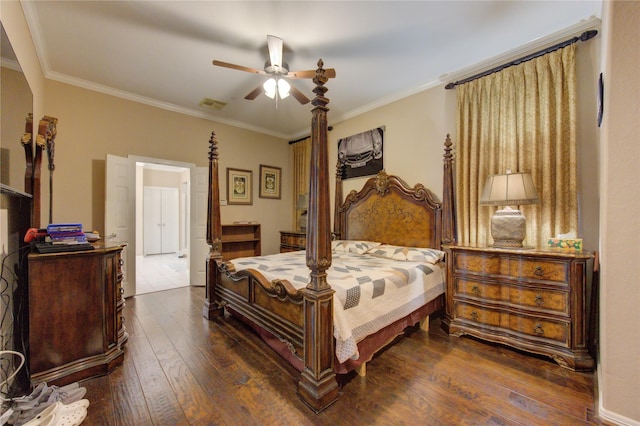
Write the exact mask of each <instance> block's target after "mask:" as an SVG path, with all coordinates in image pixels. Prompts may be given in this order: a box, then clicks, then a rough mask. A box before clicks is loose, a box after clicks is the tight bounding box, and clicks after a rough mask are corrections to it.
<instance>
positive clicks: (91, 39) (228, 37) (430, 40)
mask: <svg viewBox="0 0 640 426" xmlns="http://www.w3.org/2000/svg"><path fill="white" fill-rule="evenodd" d="M22 5H23V9H24V11H25V16H26V18H27V22H28V24H29V28H30V30H31V33H32V35H33V38H34V42H35V44H36V50H37V52H38V55H39V58H40V63H41V64H42V67H43V72H44V74H45V77H46V78H49V79H53V80H58V81H62V82H65V83H69V84H73V85H77V86H81V87H85V88H89V89H92V90H97V91H100V92H103V93H108V94H112V95H116V96H120V97H124V98H127V99H131V100H134V101H139V102H143V103H146V104H150V105H154V106H157V107H160V108H166V109H169V110H173V111H178V112H182V113H186V114H190V115H194V116H197V117H203V118H207V119H211V120H214V121H219V122H223V123H227V124H232V125H236V126H240V127H243V128H248V129H251V130H257V131H260V132H263V133H266V134H271V135H274V136H278V137H283V138H289V139H293V138H296V137H299V136H304V135H306V134H308V133H309V126H310V121H311V114H310V110H311V108H312V105H311V104H310V103H308V104H306V105H300V104H299V103H298V102H297V101H296V100H295V99H294V98H292V97H289V98H287V99H284V100H281V101H279V102H278V103H277V104H276V102H275V101H274V100H272V99H269V98H267V97H266V96H265V95H264V94H261V95H259V96H258V97H257V98H256V99H255V100H253V101H248V100H245V99H244V96H245V95H247V94H248V93H249V92H251V91H252V90H253V89H255V88H256V87H257V86H258V85H259V84H261V83H262V82H263V81H264V79H265V77H263V76H261V75H257V74H252V73H247V72H242V71H237V70H232V69H227V68H221V67H214V66H213V65H212V63H211V61H212V60H213V59H217V60H220V61H224V62H231V63H234V64H238V65H243V66H247V67H251V68H258V69H263V67H264V63H265V61H266V60H267V59H268V51H267V40H266V36H267V34H271V35H276V36H278V37H281V38H282V39H283V40H284V61H285V62H287V63H288V64H289V69H290V70H292V71H298V70H309V69H315V68H316V64H317V61H318V59H320V58H322V59H323V61H324V64H325V68H335V70H336V78H335V79H331V80H330V81H329V82H328V83H327V84H326V87H327V88H328V89H329V90H328V92H327V97H328V98H329V99H330V103H329V105H328V106H329V108H330V112H329V123H330V124H332V123H337V122H339V121H342V120H344V119H346V118H350V117H353V116H355V115H358V114H361V113H363V112H366V111H368V110H370V109H372V108H375V107H379V106H381V105H384V104H387V103H389V102H393V101H395V100H398V99H401V98H403V97H406V96H408V95H411V94H414V93H417V92H420V91H422V90H425V89H427V88H429V87H432V86H434V85H437V84H441V83H442V82H448V81H451V78H452V77H456V76H458V77H459V75H461V73H463V72H464V71H465V70H469V69H471V68H473V67H474V66H476V65H477V64H483V63H487V62H490V61H491V60H492V59H495V58H496V57H500V56H501V55H502V56H504V55H505V54H507V53H509V52H513V51H514V50H517V49H518V48H521V47H522V46H529V45H532V44H535V42H536V40H543V39H545V38H549V36H550V35H554V34H558V33H562V31H566V30H567V29H568V28H572V27H573V26H576V25H579V24H580V23H581V22H585V21H586V20H589V18H591V17H594V16H595V17H600V14H601V7H602V2H601V1H504V0H500V1H410V2H399V1H389V2H385V1H336V2H331V1H317V0H316V1H309V2H306V1H294V2H292V1H285V2H276V1H246V2H245V1H194V2H192V1H23V2H22ZM573 35H575V34H571V35H570V36H573ZM456 79H457V78H456ZM290 81H291V82H293V84H295V85H296V87H297V88H298V89H299V90H301V91H302V92H303V93H304V94H305V95H306V96H307V97H308V98H313V96H314V94H313V92H312V89H313V83H312V82H311V80H290ZM203 98H211V99H214V100H217V101H221V102H224V103H226V106H225V107H224V108H223V109H221V110H213V109H210V108H206V107H201V106H200V105H199V103H200V101H201V100H202V99H203Z"/></svg>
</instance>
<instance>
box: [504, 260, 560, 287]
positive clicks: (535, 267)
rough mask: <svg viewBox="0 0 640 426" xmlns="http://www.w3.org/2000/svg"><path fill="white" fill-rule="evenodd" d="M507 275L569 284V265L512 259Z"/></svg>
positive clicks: (548, 261)
mask: <svg viewBox="0 0 640 426" xmlns="http://www.w3.org/2000/svg"><path fill="white" fill-rule="evenodd" d="M509 275H510V276H512V277H519V278H521V279H534V280H544V281H556V282H561V283H568V282H569V263H567V262H557V261H552V260H544V259H526V258H520V259H515V258H512V259H511V260H510V261H509Z"/></svg>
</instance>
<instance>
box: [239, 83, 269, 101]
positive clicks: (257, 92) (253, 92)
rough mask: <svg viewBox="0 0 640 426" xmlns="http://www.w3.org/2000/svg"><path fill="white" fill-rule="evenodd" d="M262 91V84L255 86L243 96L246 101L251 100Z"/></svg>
mask: <svg viewBox="0 0 640 426" xmlns="http://www.w3.org/2000/svg"><path fill="white" fill-rule="evenodd" d="M263 91H264V89H263V88H262V85H260V86H258V87H256V88H255V89H253V90H252V91H251V92H250V93H249V94H248V95H247V96H245V97H244V98H245V99H246V100H248V101H252V100H254V99H255V98H257V97H258V95H259V94H260V93H262V92H263Z"/></svg>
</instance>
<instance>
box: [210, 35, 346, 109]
mask: <svg viewBox="0 0 640 426" xmlns="http://www.w3.org/2000/svg"><path fill="white" fill-rule="evenodd" d="M282 45H283V42H282V39H281V38H280V37H276V36H272V35H267V47H268V48H269V60H267V62H266V63H265V65H264V70H259V69H256V68H249V67H244V66H242V65H235V64H230V63H228V62H222V61H218V60H214V61H213V65H215V66H218V67H224V68H231V69H234V70H240V71H245V72H250V73H253V74H260V75H266V76H270V78H269V79H268V80H267V81H265V82H264V84H262V85H260V86H258V87H256V88H255V89H254V90H252V91H251V92H250V93H249V94H248V95H247V96H245V97H244V98H245V99H247V100H250V101H252V100H254V99H255V98H257V97H258V95H259V94H260V93H262V92H263V91H264V93H265V95H267V96H268V97H270V98H272V99H273V98H276V97H277V96H279V97H280V99H284V98H286V97H287V96H289V94H291V96H293V97H294V98H296V100H297V101H298V102H300V103H301V104H302V105H304V104H306V103H309V98H307V97H306V96H305V95H304V94H303V93H302V92H301V91H300V90H298V89H297V88H296V87H295V86H294V85H292V84H289V83H288V82H287V81H286V79H296V78H313V77H315V75H316V71H315V70H307V71H289V65H288V64H287V63H286V62H284V61H283V60H282ZM325 75H326V76H327V77H329V78H334V77H335V76H336V71H335V70H334V69H333V68H330V69H327V70H325Z"/></svg>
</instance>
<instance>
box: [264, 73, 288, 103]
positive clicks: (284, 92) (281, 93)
mask: <svg viewBox="0 0 640 426" xmlns="http://www.w3.org/2000/svg"><path fill="white" fill-rule="evenodd" d="M262 88H263V89H264V94H265V95H267V97H269V98H271V99H275V97H276V90H277V92H278V97H279V98H280V99H285V98H287V97H288V96H289V90H291V85H290V84H289V83H288V82H287V81H286V80H282V79H278V80H276V79H275V78H270V79H268V80H267V81H265V82H264V84H263V85H262Z"/></svg>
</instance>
